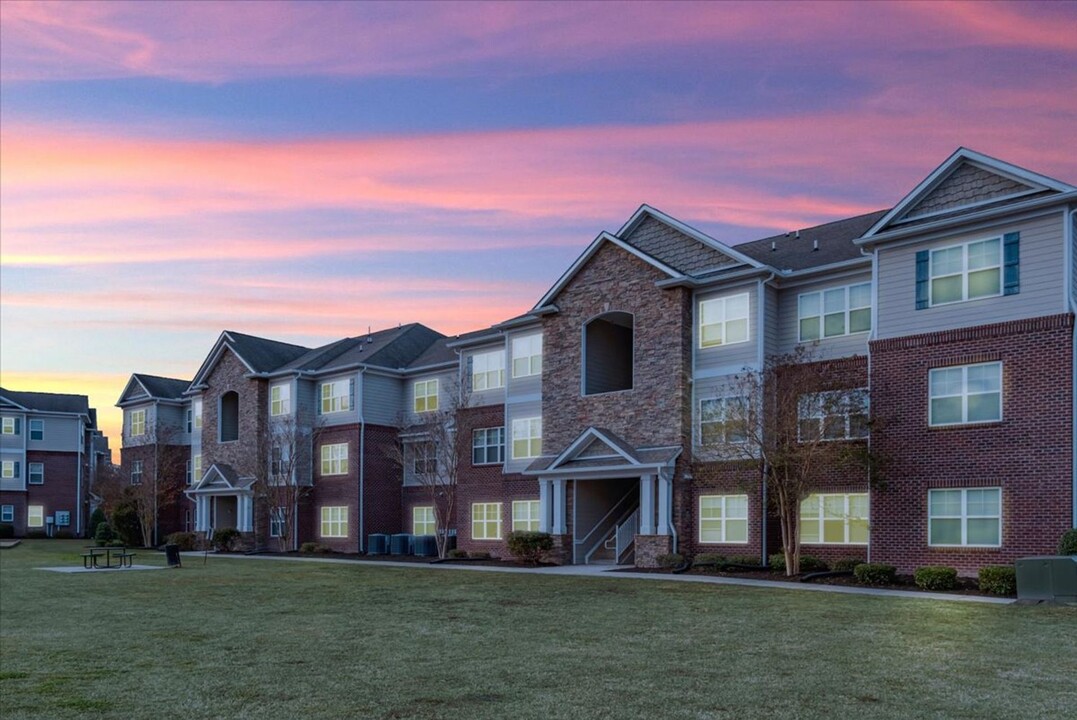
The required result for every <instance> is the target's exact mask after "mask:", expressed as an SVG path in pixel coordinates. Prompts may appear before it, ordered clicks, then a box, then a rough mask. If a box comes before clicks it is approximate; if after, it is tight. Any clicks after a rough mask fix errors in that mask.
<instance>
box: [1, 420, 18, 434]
mask: <svg viewBox="0 0 1077 720" xmlns="http://www.w3.org/2000/svg"><path fill="white" fill-rule="evenodd" d="M0 423H2V425H3V434H4V435H18V434H19V425H20V423H19V418H14V417H6V418H3V420H0Z"/></svg>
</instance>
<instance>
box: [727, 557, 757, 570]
mask: <svg viewBox="0 0 1077 720" xmlns="http://www.w3.org/2000/svg"><path fill="white" fill-rule="evenodd" d="M726 562H727V563H729V564H730V565H754V566H755V567H759V565H760V563H759V558H757V557H756V556H755V555H730V556H729V557H727V558H726Z"/></svg>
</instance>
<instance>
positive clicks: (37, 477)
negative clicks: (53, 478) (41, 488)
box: [26, 462, 45, 485]
mask: <svg viewBox="0 0 1077 720" xmlns="http://www.w3.org/2000/svg"><path fill="white" fill-rule="evenodd" d="M26 470H27V475H28V476H29V477H28V480H27V481H28V482H29V483H30V484H31V485H44V484H45V463H39V462H34V463H27V465H26Z"/></svg>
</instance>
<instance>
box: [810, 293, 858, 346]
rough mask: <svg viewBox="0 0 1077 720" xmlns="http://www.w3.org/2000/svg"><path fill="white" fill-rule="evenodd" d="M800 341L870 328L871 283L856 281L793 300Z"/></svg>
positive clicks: (836, 335) (847, 333) (850, 333)
mask: <svg viewBox="0 0 1077 720" xmlns="http://www.w3.org/2000/svg"><path fill="white" fill-rule="evenodd" d="M797 314H798V317H799V320H800V342H808V341H810V340H818V339H819V338H829V337H838V336H840V335H852V334H853V333H862V332H868V331H869V330H871V283H869V282H867V283H859V284H857V285H848V286H846V287H838V288H831V289H829V290H822V291H820V292H810V293H803V294H802V295H800V297H799V298H798V299H797Z"/></svg>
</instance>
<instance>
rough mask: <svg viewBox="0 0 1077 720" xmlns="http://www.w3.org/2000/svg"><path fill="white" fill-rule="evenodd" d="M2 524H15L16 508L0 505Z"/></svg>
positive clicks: (0, 520)
mask: <svg viewBox="0 0 1077 720" xmlns="http://www.w3.org/2000/svg"><path fill="white" fill-rule="evenodd" d="M0 522H5V523H10V522H15V506H14V505H0Z"/></svg>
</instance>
